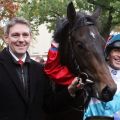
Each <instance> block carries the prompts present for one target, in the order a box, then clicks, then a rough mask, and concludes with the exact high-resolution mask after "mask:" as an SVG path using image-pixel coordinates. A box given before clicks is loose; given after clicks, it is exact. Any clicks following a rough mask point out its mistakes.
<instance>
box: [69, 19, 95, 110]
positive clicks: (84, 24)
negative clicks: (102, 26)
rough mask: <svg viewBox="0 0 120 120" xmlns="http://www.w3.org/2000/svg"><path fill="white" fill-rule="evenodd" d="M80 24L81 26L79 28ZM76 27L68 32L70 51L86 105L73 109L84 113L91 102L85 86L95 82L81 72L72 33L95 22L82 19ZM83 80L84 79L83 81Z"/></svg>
mask: <svg viewBox="0 0 120 120" xmlns="http://www.w3.org/2000/svg"><path fill="white" fill-rule="evenodd" d="M78 24H79V26H77V25H78ZM77 25H76V26H74V27H73V25H71V24H70V25H69V32H68V42H69V45H70V50H71V57H72V60H73V64H74V68H75V70H76V71H78V72H77V75H78V76H77V77H78V80H79V83H80V84H81V89H82V90H83V93H84V96H85V97H84V103H83V105H81V106H79V107H77V108H75V107H72V108H73V109H74V110H77V111H84V109H85V107H87V105H86V103H87V104H88V101H89V99H88V98H89V93H88V91H87V90H86V88H85V87H84V86H85V84H86V83H87V82H88V83H92V84H93V81H92V80H90V79H89V75H88V74H87V73H86V72H84V71H81V69H80V66H79V64H78V62H77V59H76V56H75V54H74V49H73V42H72V33H73V32H74V31H75V30H76V29H78V28H79V27H82V26H89V25H94V23H93V22H90V21H88V20H87V18H85V17H82V18H80V20H79V21H78V23H77ZM81 78H82V79H81Z"/></svg>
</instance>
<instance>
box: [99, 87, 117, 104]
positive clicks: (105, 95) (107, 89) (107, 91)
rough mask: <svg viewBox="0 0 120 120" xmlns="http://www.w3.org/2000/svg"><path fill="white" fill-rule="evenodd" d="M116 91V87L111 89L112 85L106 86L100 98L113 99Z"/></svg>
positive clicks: (106, 100) (104, 99) (105, 100)
mask: <svg viewBox="0 0 120 120" xmlns="http://www.w3.org/2000/svg"><path fill="white" fill-rule="evenodd" d="M115 92H116V89H111V88H110V87H108V86H106V87H105V88H104V89H103V90H102V93H101V97H100V99H101V100H102V101H104V102H108V101H111V100H112V99H113V96H114V94H115Z"/></svg>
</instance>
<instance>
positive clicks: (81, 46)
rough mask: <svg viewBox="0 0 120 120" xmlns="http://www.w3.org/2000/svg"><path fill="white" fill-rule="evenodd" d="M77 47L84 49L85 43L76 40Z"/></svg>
mask: <svg viewBox="0 0 120 120" xmlns="http://www.w3.org/2000/svg"><path fill="white" fill-rule="evenodd" d="M77 45H78V47H79V48H81V49H84V48H85V45H84V43H83V42H78V43H77Z"/></svg>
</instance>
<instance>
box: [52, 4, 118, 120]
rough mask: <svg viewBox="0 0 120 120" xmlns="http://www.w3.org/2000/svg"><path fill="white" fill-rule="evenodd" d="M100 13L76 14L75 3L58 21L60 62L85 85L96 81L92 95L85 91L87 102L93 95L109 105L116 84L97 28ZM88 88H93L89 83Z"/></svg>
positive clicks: (55, 35) (57, 32) (57, 40)
mask: <svg viewBox="0 0 120 120" xmlns="http://www.w3.org/2000/svg"><path fill="white" fill-rule="evenodd" d="M100 13H101V9H100V8H98V9H96V10H95V12H94V13H93V14H86V13H85V12H84V13H83V12H80V11H79V12H76V10H75V8H74V5H73V3H72V2H70V3H69V4H68V6H67V16H66V17H64V18H62V19H60V20H59V22H57V25H56V30H55V34H54V40H55V41H56V42H58V43H59V53H60V63H61V64H62V65H65V66H67V67H68V68H69V70H70V71H71V73H73V74H74V75H75V76H78V77H80V78H82V79H83V81H84V82H86V81H87V80H90V81H93V83H94V84H93V85H91V86H92V89H91V90H90V91H91V92H89V94H87V93H86V92H85V93H86V94H85V99H86V96H88V98H90V97H91V96H92V97H96V98H98V99H100V100H102V101H105V102H107V101H109V100H111V99H112V98H113V96H114V94H115V92H116V84H115V82H114V81H113V79H112V77H111V74H110V72H109V69H108V66H107V63H106V61H105V58H104V47H105V40H104V39H103V37H102V36H101V35H100V33H99V31H98V28H97V19H98V18H99V16H100ZM87 86H88V87H89V84H88V85H87ZM91 86H90V87H89V88H91ZM86 88H87V87H83V90H85V91H86V90H88V89H86ZM83 97H84V96H83ZM82 99H83V98H81V100H82ZM85 99H84V100H85ZM88 100H89V99H88ZM86 101H87V100H86ZM86 101H85V104H83V108H84V107H85V106H86V103H87V102H86ZM70 114H72V112H71V113H70ZM70 114H69V115H70ZM79 114H80V113H79ZM74 118H75V119H76V116H75V115H74V116H73V118H72V119H74ZM57 119H59V118H58V117H57ZM69 119H71V118H69ZM78 119H81V118H80V117H79V118H78Z"/></svg>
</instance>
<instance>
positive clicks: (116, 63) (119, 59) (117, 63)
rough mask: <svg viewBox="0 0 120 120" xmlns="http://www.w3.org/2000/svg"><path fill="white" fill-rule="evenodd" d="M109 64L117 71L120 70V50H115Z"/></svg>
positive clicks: (110, 54) (109, 58) (112, 51)
mask: <svg viewBox="0 0 120 120" xmlns="http://www.w3.org/2000/svg"><path fill="white" fill-rule="evenodd" d="M108 60H109V64H110V66H111V67H113V68H115V69H120V48H114V49H112V50H111V52H110V53H109V55H108Z"/></svg>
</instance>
